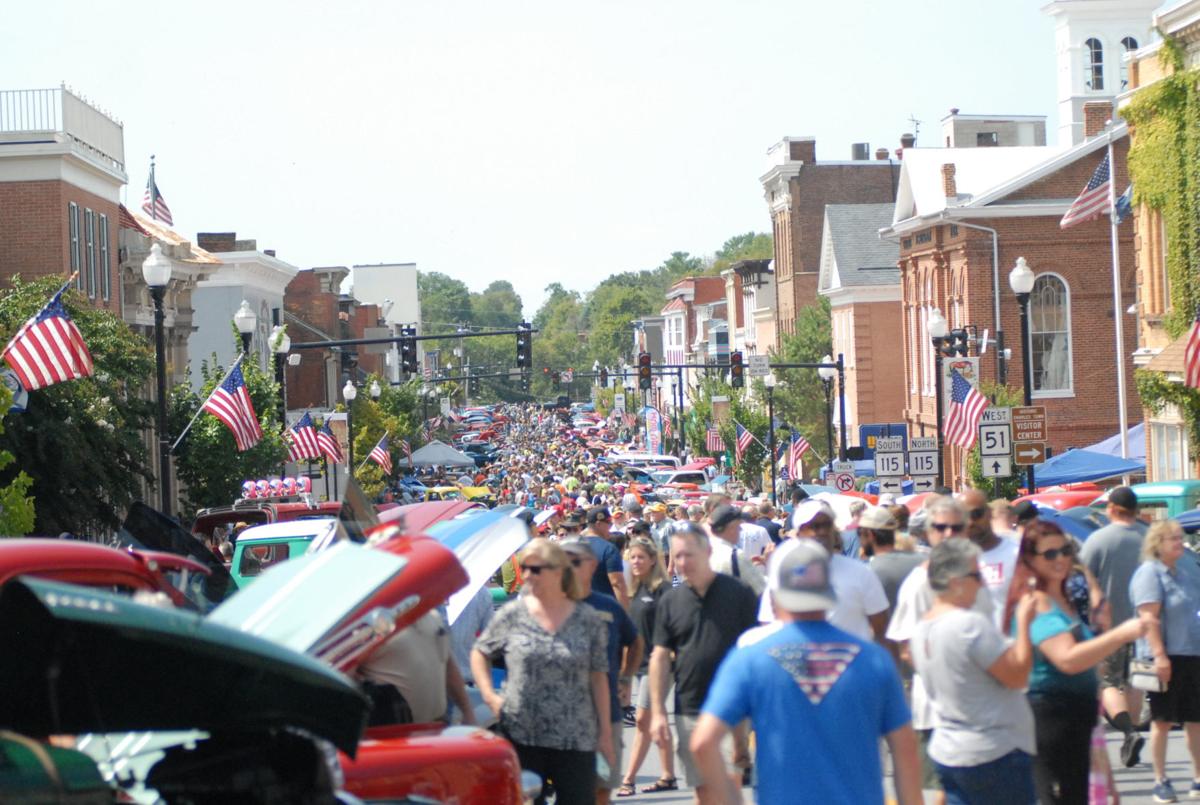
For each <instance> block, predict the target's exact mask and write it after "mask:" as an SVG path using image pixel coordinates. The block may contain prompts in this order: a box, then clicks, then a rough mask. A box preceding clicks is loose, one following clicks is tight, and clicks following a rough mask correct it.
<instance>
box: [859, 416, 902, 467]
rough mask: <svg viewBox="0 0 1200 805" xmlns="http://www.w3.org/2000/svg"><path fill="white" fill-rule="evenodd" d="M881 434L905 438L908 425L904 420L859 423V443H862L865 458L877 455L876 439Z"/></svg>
mask: <svg viewBox="0 0 1200 805" xmlns="http://www.w3.org/2000/svg"><path fill="white" fill-rule="evenodd" d="M881 436H899V437H900V438H901V439H903V438H904V437H906V436H908V426H907V425H905V424H904V423H903V422H892V423H884V424H874V425H859V426H858V443H859V444H860V445H862V449H863V458H864V459H871V458H874V457H875V449H876V448H875V440H876V439H878V438H879V437H881Z"/></svg>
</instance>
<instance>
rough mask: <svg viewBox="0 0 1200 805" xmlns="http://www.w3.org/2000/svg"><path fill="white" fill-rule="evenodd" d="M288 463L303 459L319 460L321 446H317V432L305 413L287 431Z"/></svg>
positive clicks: (309, 417)
mask: <svg viewBox="0 0 1200 805" xmlns="http://www.w3.org/2000/svg"><path fill="white" fill-rule="evenodd" d="M287 434H288V461H300V460H301V459H305V458H320V457H321V446H320V445H319V444H317V430H316V428H315V427H313V420H312V417H311V416H310V415H309V414H308V412H307V411H305V412H304V416H302V417H300V418H299V419H297V420H296V424H295V425H292V427H291V428H289V429H288V432H287Z"/></svg>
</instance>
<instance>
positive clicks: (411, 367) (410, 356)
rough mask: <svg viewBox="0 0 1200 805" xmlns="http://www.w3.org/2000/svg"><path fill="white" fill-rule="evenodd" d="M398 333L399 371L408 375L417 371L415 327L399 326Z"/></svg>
mask: <svg viewBox="0 0 1200 805" xmlns="http://www.w3.org/2000/svg"><path fill="white" fill-rule="evenodd" d="M400 335H401V336H403V338H402V339H401V341H400V371H402V372H404V373H405V374H408V375H415V374H416V373H417V341H416V335H417V328H416V327H401V328H400Z"/></svg>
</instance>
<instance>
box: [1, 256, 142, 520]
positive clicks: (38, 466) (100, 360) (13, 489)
mask: <svg viewBox="0 0 1200 805" xmlns="http://www.w3.org/2000/svg"><path fill="white" fill-rule="evenodd" d="M61 284H62V281H61V279H57V278H44V279H39V280H35V281H33V282H25V281H23V280H21V279H20V278H19V277H13V278H12V281H11V287H10V288H9V289H8V291H7V292H6V293H5V294H4V295H3V297H0V332H2V333H3V337H4V340H5V341H6V342H7V341H8V340H9V339H10V338H11V337H12V335H13V333H15V332H16V330H17V328H18V327H20V326H21V324H23V323H24V322H25V321H26V320H27V319H28V318H29V317H30V316H32V315H34V314H35V313H36V312H37V311H38V310H39V309H41V307H42V306H43V305H45V304H46V301H47V300H48V299H49V298H50V297H51V296H52V295H53V294H54V292H55V291H57V290H58V288H59V287H60V286H61ZM63 303H64V305H65V307H66V309H67V311H68V312H69V313H70V315H71V318H72V319H73V320H74V321H75V324H76V326H78V328H79V331H80V333H81V334H82V335H83V340H84V342H85V343H86V344H87V345H88V350H89V351H90V352H91V354H92V361H93V364H94V367H95V371H94V374H93V376H92V377H89V378H85V379H83V380H76V381H72V382H68V383H59V384H56V385H53V386H50V387H48V388H44V389H40V390H38V391H33V392H30V394H29V403H28V407H27V408H26V410H25V412H24V413H21V414H15V413H14V414H11V415H9V418H8V422H7V426H6V427H5V429H4V433H3V435H0V450H4V451H7V452H9V453H11V454H12V456H13V458H14V460H12V461H9V462H7V463H6V464H5V465H4V466H3V468H2V469H0V504H2V505H3V506H4V514H3V517H0V521H4V522H3V524H4V526H5V528H6V529H12V530H11V531H8V530H6V531H5V533H20V532H22V531H24V532H25V533H28V532H29V531H30V530H32V531H34V532H36V533H39V534H58V533H61V532H63V531H69V532H71V533H76V534H99V533H101V532H103V531H106V530H109V529H115V528H116V527H117V526H119V525H120V523H121V520H122V519H123V518H124V516H125V511H126V509H127V508H128V507H129V504H130V503H132V502H133V501H134V500H136V499H137V498H138V497H140V496H141V494H142V489H143V483H144V482H145V481H146V480H148V479H149V478H150V477H151V476H150V471H149V468H148V466H147V463H146V449H145V446H144V442H143V438H144V433H145V431H146V429H147V428H148V427H149V426H150V424H151V413H152V411H153V407H152V403H151V402H150V401H149V400H147V399H143V398H142V397H141V396H139V395H140V392H141V391H142V389H144V388H145V387H146V383H147V382H148V381H149V379H150V377H151V376H152V373H153V370H154V359H153V352H152V350H151V348H150V346H149V344H148V343H147V342H146V340H145V339H144V338H142V337H141V336H138V335H136V334H135V333H134V332H133V331H132V330H130V329H129V326H128V325H127V324H125V322H124V321H122V320H121V318H120V317H119V316H115V315H113V314H112V313H110V312H108V311H107V310H102V309H99V308H96V307H94V306H92V305H91V304H89V303H88V301H87V300H86V299H84V298H82V297H81V296H80V295H79V294H78V293H77V292H76V291H74V290H72V291H69V292H67V293H65V294H63ZM7 409H8V405H7V404H5V405H4V407H3V409H0V410H7ZM26 479H32V483H31V484H30V483H28V481H27V480H26ZM5 487H6V488H5ZM30 496H32V499H33V500H42V501H44V502H49V503H48V505H43V506H39V507H37V508H36V516H35V518H34V520H33V523H32V528H30V527H28V526H26V525H25V524H26V523H28V520H29V515H30V514H31V513H32V511H31V509H30V508H28V507H27V506H26V504H25V503H22V501H28V502H29V503H28V505H29V506H30V507H31V506H32V501H31V500H30ZM10 505H11V506H12V507H13V511H12V514H13V517H12V519H8V515H9V507H10Z"/></svg>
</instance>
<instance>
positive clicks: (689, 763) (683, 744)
mask: <svg viewBox="0 0 1200 805" xmlns="http://www.w3.org/2000/svg"><path fill="white" fill-rule="evenodd" d="M699 720H700V716H680V715H677V716H675V732H676V736H675V737H676V741H675V754H676V756H677V757H678V758H679V765H681V766H683V776H684V780H685V781H686V782H687V784H688V787H689V788H698V787H700V786H702V785H704V779H703V778H702V777H701V776H700V771H699V769H697V768H696V759H695V758H694V757H692V750H691V748H690V746H689V744H690V743H691V742H692V733H693V732H694V731H695V729H696V722H697V721H699ZM733 751H734V750H733V730H728V731H727V732H726V733H725V737H724V738H722V739H721V757H722V758H723V759H724V760H725V768H726V769H727V770H728V771H729V772H730V773H731V774H732V773H734V772H736V771H738V768H737V766H735V765H734V764H733Z"/></svg>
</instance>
